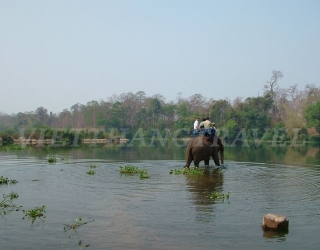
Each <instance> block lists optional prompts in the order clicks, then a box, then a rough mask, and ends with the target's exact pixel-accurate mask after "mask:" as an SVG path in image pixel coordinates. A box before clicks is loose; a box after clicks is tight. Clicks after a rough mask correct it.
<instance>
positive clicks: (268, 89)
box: [264, 70, 283, 100]
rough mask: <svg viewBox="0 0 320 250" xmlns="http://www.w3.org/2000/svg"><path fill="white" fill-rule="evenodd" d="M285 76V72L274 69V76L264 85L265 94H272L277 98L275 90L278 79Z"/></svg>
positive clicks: (273, 97)
mask: <svg viewBox="0 0 320 250" xmlns="http://www.w3.org/2000/svg"><path fill="white" fill-rule="evenodd" d="M282 77H283V74H282V72H281V71H279V70H273V71H272V76H271V79H270V80H269V81H267V82H266V84H265V85H264V89H265V91H264V94H265V95H266V94H270V95H271V97H272V99H273V100H274V99H275V90H276V88H277V83H278V81H279V80H280V79H281V78H282Z"/></svg>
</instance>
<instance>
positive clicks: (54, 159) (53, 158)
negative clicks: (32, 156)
mask: <svg viewBox="0 0 320 250" xmlns="http://www.w3.org/2000/svg"><path fill="white" fill-rule="evenodd" d="M56 162H57V158H56V157H54V156H50V157H49V158H48V163H56Z"/></svg>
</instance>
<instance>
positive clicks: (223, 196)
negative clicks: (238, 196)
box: [210, 192, 230, 200]
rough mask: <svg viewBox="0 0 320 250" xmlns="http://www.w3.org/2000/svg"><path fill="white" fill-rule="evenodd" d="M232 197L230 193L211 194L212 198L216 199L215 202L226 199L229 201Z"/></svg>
mask: <svg viewBox="0 0 320 250" xmlns="http://www.w3.org/2000/svg"><path fill="white" fill-rule="evenodd" d="M229 197H230V192H228V193H227V194H222V193H218V192H212V193H211V194H210V198H211V199H214V200H217V199H219V200H224V199H229Z"/></svg>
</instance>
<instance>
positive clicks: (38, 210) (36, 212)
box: [22, 206, 46, 224]
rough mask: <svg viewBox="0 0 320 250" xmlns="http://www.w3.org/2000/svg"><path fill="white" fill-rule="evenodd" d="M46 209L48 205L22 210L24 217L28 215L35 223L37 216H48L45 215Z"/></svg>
mask: <svg viewBox="0 0 320 250" xmlns="http://www.w3.org/2000/svg"><path fill="white" fill-rule="evenodd" d="M45 209H46V206H42V207H35V208H34V209H29V210H22V212H23V213H24V216H23V218H22V219H24V218H25V217H27V218H28V219H31V220H32V224H33V222H34V221H35V220H36V218H40V217H43V218H46V216H45V215H44V214H45V213H46V211H45Z"/></svg>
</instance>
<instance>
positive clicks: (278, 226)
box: [262, 214, 289, 230]
mask: <svg viewBox="0 0 320 250" xmlns="http://www.w3.org/2000/svg"><path fill="white" fill-rule="evenodd" d="M288 227H289V221H288V220H287V218H286V216H284V215H280V214H265V215H264V216H263V219H262V228H263V229H270V230H288Z"/></svg>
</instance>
